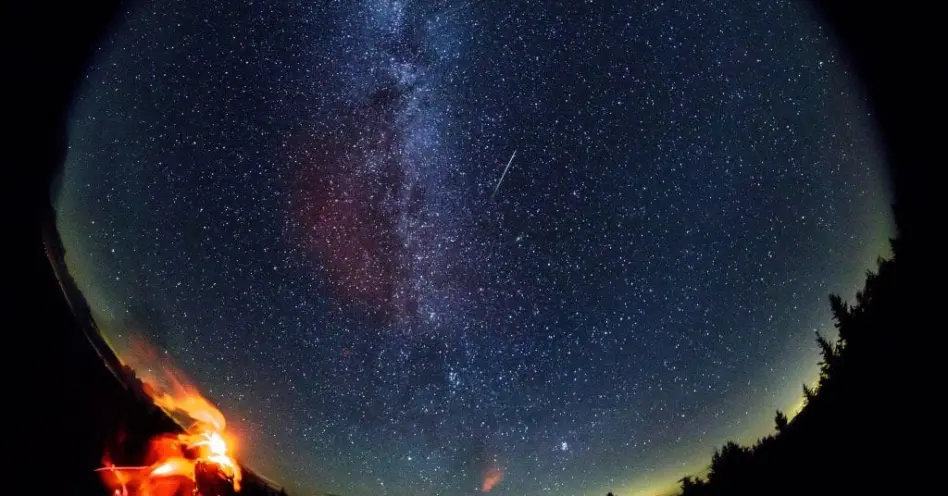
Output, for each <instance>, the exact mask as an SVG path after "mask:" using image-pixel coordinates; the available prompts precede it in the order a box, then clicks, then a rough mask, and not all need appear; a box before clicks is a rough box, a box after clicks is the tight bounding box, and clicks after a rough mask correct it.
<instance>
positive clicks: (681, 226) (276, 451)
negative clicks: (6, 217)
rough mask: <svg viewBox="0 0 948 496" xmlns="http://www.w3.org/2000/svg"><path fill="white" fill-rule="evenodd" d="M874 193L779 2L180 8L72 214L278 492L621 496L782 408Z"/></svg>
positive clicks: (78, 234) (108, 127)
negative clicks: (610, 494) (610, 495)
mask: <svg viewBox="0 0 948 496" xmlns="http://www.w3.org/2000/svg"><path fill="white" fill-rule="evenodd" d="M508 166H509V167H508ZM881 166H882V163H881V159H880V152H879V149H878V144H877V143H876V138H875V137H874V134H873V130H872V121H871V116H870V115H869V114H868V111H867V107H866V105H865V103H864V102H863V100H862V99H861V97H860V95H859V92H858V86H857V85H856V84H855V81H854V80H853V79H852V77H851V76H850V75H849V73H848V72H847V69H846V64H845V60H844V59H843V58H842V57H841V56H840V55H839V54H838V53H837V51H836V50H835V49H834V47H833V45H832V43H831V40H830V39H829V36H828V34H827V33H825V32H824V30H823V29H821V28H820V26H819V24H818V23H817V22H816V21H815V18H814V17H813V16H812V15H810V13H809V12H807V11H805V10H803V9H801V7H800V5H799V4H794V3H783V2H762V3H761V4H758V5H749V4H748V5H743V4H741V5H737V4H734V3H729V2H721V3H720V4H718V3H716V2H708V3H703V4H701V5H688V6H687V7H684V6H682V7H680V8H679V7H676V6H674V5H673V4H671V3H662V2H637V3H636V4H634V5H622V3H620V4H619V5H609V4H608V3H605V2H566V3H565V5H564V6H557V7H554V6H551V5H546V4H544V3H541V2H521V3H518V4H516V5H510V4H509V2H498V1H491V0H486V1H474V2H470V1H469V2H437V3H421V2H398V1H388V2H382V1H380V2H356V1H353V2H314V5H307V4H306V3H304V2H296V1H295V2H281V1H267V2H262V1H258V2H232V3H227V2H170V3H168V4H160V5H154V6H152V5H148V4H141V5H135V6H134V7H132V8H130V9H129V10H128V12H126V14H125V16H124V17H123V20H122V22H121V23H119V24H118V25H116V27H115V29H114V32H113V34H112V35H111V36H110V37H109V38H108V39H107V40H106V42H105V43H104V45H103V47H102V49H101V50H100V51H99V52H98V54H97V58H96V63H95V64H94V66H93V67H92V68H91V69H90V71H89V73H88V76H87V79H86V84H85V86H84V88H83V90H82V92H81V94H80V97H79V100H78V102H77V104H76V106H75V111H74V113H73V119H72V126H71V139H70V149H69V155H68V159H67V164H66V169H65V177H64V181H63V182H62V190H61V191H60V192H58V194H57V205H58V212H59V226H60V230H61V232H62V235H63V238H64V242H65V245H66V248H67V250H68V254H67V260H68V261H69V263H70V268H71V270H72V272H73V275H74V277H75V278H76V280H77V282H78V284H79V285H80V287H81V288H82V290H83V292H84V294H85V295H86V297H87V298H88V299H89V301H90V304H91V305H92V307H93V310H94V313H95V315H96V319H97V321H98V322H99V324H100V327H101V328H102V329H103V332H104V333H105V334H106V336H107V338H108V339H109V341H110V342H111V343H112V344H113V346H114V347H115V348H116V350H117V351H118V353H119V354H120V356H122V358H123V359H125V360H127V361H129V362H130V363H133V364H134V365H135V366H136V368H138V369H139V370H141V371H143V372H145V371H146V369H148V368H149V367H153V366H156V364H154V363H146V362H145V361H144V360H143V359H142V356H139V355H138V354H136V352H135V350H136V346H137V344H136V343H138V342H139V340H142V339H143V340H146V341H147V342H149V343H151V344H152V345H153V346H154V347H157V348H158V349H160V350H163V351H164V352H166V354H165V356H167V357H169V358H170V359H171V360H173V361H174V362H175V363H177V364H178V366H179V367H181V368H182V369H183V370H184V371H186V372H187V373H188V374H189V375H190V376H191V377H192V378H193V379H194V381H195V382H196V383H197V384H198V385H199V386H200V387H201V388H202V389H203V390H204V391H206V392H207V394H208V396H209V397H210V398H211V399H212V400H214V401H215V402H216V403H218V404H220V405H221V406H222V409H223V410H224V411H225V413H226V414H227V415H228V417H229V419H231V418H232V419H233V423H234V424H235V425H236V426H237V427H238V429H239V430H240V431H241V433H242V434H241V436H242V439H243V442H242V454H243V458H244V460H245V461H246V462H247V463H248V464H249V465H250V466H251V467H252V468H255V469H258V470H259V471H261V472H262V473H263V474H265V475H267V476H269V477H271V478H273V479H276V480H278V481H279V482H280V483H281V484H285V485H286V486H287V487H288V489H291V490H294V491H295V492H296V493H297V494H308V493H316V492H322V491H326V492H334V493H338V494H343V495H345V496H359V495H370V494H371V495H377V494H391V495H421V494H474V493H479V492H481V491H486V490H490V491H491V493H493V494H508V495H524V494H540V493H550V494H564V495H565V494H605V492H606V491H607V490H614V491H616V492H618V493H620V494H629V493H632V492H635V491H638V490H646V489H655V488H659V487H661V486H663V485H667V484H669V483H674V481H675V480H676V479H677V478H679V477H680V476H681V475H683V474H684V473H686V472H687V471H691V470H697V469H700V467H701V464H702V463H703V462H706V461H707V459H708V457H709V455H710V453H711V452H712V450H713V448H714V447H715V446H716V445H718V444H719V443H721V442H723V441H724V440H725V439H728V438H744V437H747V436H756V435H760V434H763V433H765V432H767V429H768V428H769V426H770V422H771V419H772V417H773V411H774V409H776V408H782V409H788V408H792V407H793V405H794V404H795V403H796V402H797V399H798V397H799V391H800V384H801V383H802V382H803V381H808V380H811V379H812V378H813V374H814V367H815V364H816V360H817V359H816V356H815V348H814V346H813V341H812V339H813V331H814V330H815V329H825V328H827V327H829V320H828V317H827V311H826V309H827V305H826V295H827V294H828V293H829V292H831V291H834V292H843V293H844V294H848V293H849V292H850V291H852V290H853V289H854V288H855V286H856V284H857V283H858V282H859V280H860V276H861V275H862V273H863V271H864V270H865V269H866V268H868V267H869V266H870V263H871V262H872V261H873V260H874V258H875V257H876V256H877V255H881V254H883V251H882V250H883V248H884V246H885V240H886V236H887V235H888V234H889V230H890V215H889V212H888V208H889V207H888V201H889V200H888V196H887V189H886V184H885V181H884V179H883V175H882V171H881ZM502 176H503V180H502V181H501V177H502Z"/></svg>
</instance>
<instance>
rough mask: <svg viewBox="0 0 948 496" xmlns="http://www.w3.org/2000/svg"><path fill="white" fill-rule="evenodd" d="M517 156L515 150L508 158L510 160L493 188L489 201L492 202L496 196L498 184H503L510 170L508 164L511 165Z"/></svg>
mask: <svg viewBox="0 0 948 496" xmlns="http://www.w3.org/2000/svg"><path fill="white" fill-rule="evenodd" d="M516 156H517V150H514V152H513V155H511V156H510V160H508V161H507V166H506V167H504V173H503V174H501V175H500V180H499V181H497V186H494V192H493V193H492V194H491V195H490V199H491V200H493V199H494V197H495V196H497V190H499V189H500V183H502V182H504V177H506V176H507V171H508V170H510V164H512V163H513V159H514V157H516Z"/></svg>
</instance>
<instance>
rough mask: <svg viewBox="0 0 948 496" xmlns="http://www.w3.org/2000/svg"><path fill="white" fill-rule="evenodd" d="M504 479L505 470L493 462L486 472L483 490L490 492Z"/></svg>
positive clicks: (483, 491) (482, 485) (482, 484)
mask: <svg viewBox="0 0 948 496" xmlns="http://www.w3.org/2000/svg"><path fill="white" fill-rule="evenodd" d="M502 480H504V470H503V469H502V468H500V466H499V465H497V464H496V463H494V464H492V465H491V466H490V467H488V468H487V471H486V472H484V482H483V483H481V492H482V493H489V492H490V491H491V489H494V487H495V486H497V484H500V481H502Z"/></svg>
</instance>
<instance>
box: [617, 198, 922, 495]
mask: <svg viewBox="0 0 948 496" xmlns="http://www.w3.org/2000/svg"><path fill="white" fill-rule="evenodd" d="M898 221H899V218H898V212H896V222H897V224H898ZM890 243H891V249H892V257H891V258H889V259H882V258H880V259H878V261H877V268H876V270H875V271H868V272H867V274H866V281H865V285H864V287H863V289H862V290H860V291H858V292H857V293H856V298H855V303H853V304H850V303H848V302H846V301H844V300H843V299H842V298H841V297H840V296H838V295H830V297H829V304H830V308H831V310H832V316H833V321H834V325H835V327H836V329H837V332H838V335H837V338H836V339H835V340H831V339H828V338H827V337H826V336H823V335H821V334H820V333H819V332H817V334H816V344H817V346H818V347H819V350H820V355H821V359H820V362H819V365H820V375H819V381H818V383H817V385H816V387H811V386H809V385H806V384H804V386H803V396H804V401H805V404H804V407H803V409H802V410H801V411H800V413H799V414H798V415H796V416H795V417H793V418H792V419H788V417H787V415H785V414H784V413H783V412H781V411H779V410H778V411H777V412H776V415H775V416H774V425H775V429H776V432H775V433H774V434H773V435H769V436H766V437H764V438H762V439H759V440H758V441H757V442H756V443H755V444H754V445H753V446H742V445H740V444H737V443H734V442H727V443H726V444H725V445H724V446H722V447H721V448H720V449H718V450H716V451H715V452H714V455H713V456H712V457H711V464H710V467H709V469H708V472H707V474H706V475H705V476H704V477H700V476H693V475H692V476H686V477H684V478H682V479H681V480H680V481H679V483H680V492H679V494H681V495H682V496H717V495H744V494H764V495H769V494H884V493H892V492H895V493H899V494H901V493H904V492H905V486H906V484H910V483H912V481H913V480H914V479H913V476H915V475H916V474H918V472H920V469H919V467H920V464H919V457H920V456H924V455H922V454H921V452H920V451H919V450H916V449H914V446H913V443H916V442H918V440H919V438H920V437H922V436H920V435H919V434H918V433H919V431H920V430H921V429H924V428H925V426H924V423H923V422H921V418H920V413H921V412H922V411H924V407H925V404H924V402H923V400H924V397H923V398H919V397H917V396H915V394H914V388H915V387H917V386H919V385H920V381H921V380H922V377H923V374H922V373H921V369H920V367H921V362H922V361H923V360H921V359H920V356H919V355H920V354H919V347H921V346H924V341H923V340H921V339H918V337H919V336H922V337H924V335H922V334H921V330H922V329H920V328H918V327H917V326H916V325H913V321H912V319H911V317H910V315H911V314H912V313H915V312H914V311H912V310H911V309H913V304H914V303H916V302H917V301H918V300H917V299H916V297H915V295H914V293H913V291H918V290H930V289H923V288H920V287H919V286H918V285H917V284H914V283H913V282H912V281H918V280H921V277H920V276H921V274H919V273H917V272H916V269H915V267H914V265H912V264H913V259H912V256H911V255H909V256H907V255H906V254H905V251H907V250H908V249H909V248H910V247H908V246H907V245H906V243H905V242H904V240H903V238H902V236H901V235H899V236H897V237H896V238H895V239H892V240H890ZM906 259H908V260H906ZM920 400H921V401H920ZM918 475H920V474H918ZM611 494H612V493H610V495H611Z"/></svg>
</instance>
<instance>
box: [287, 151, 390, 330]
mask: <svg viewBox="0 0 948 496" xmlns="http://www.w3.org/2000/svg"><path fill="white" fill-rule="evenodd" d="M387 141H388V140H387V139H385V136H384V133H383V135H382V136H381V137H380V138H378V139H377V140H376V141H375V142H374V143H370V144H364V143H359V144H357V145H351V144H348V145H347V144H342V143H326V142H317V141H310V142H308V143H307V142H303V143H297V144H296V145H297V146H295V147H294V148H295V149H296V150H295V152H294V156H292V157H291V163H294V164H296V166H297V167H298V172H297V175H296V180H295V184H294V188H293V189H294V191H293V195H292V199H291V201H292V209H291V210H292V212H291V216H292V217H291V219H290V220H291V226H292V227H293V229H292V236H294V237H295V239H294V242H295V243H296V244H297V246H299V247H300V248H302V252H303V254H304V256H306V257H307V259H308V260H309V262H310V263H311V264H313V267H314V269H315V270H316V274H318V277H324V278H326V280H327V281H328V282H329V284H330V285H331V287H332V288H333V289H334V290H335V291H336V292H337V294H338V295H339V296H341V297H342V299H343V300H344V301H346V302H349V303H355V304H358V305H359V306H360V307H362V308H363V309H365V310H368V311H370V312H373V313H381V314H382V315H387V314H389V313H390V312H391V310H392V306H393V298H394V296H393V295H394V292H395V284H396V281H397V273H396V272H397V267H398V260H397V256H398V253H399V249H400V246H399V243H398V236H397V233H396V228H397V225H396V222H397V219H398V216H399V212H398V210H397V205H398V201H397V200H396V198H397V196H398V195H397V188H398V187H399V184H400V182H401V177H400V172H399V168H398V164H397V163H395V160H393V159H391V158H389V159H388V160H386V159H385V158H384V157H391V156H392V155H391V154H386V153H380V150H382V151H383V152H384V150H385V149H386V148H387V147H389V146H390V143H388V142H387Z"/></svg>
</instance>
